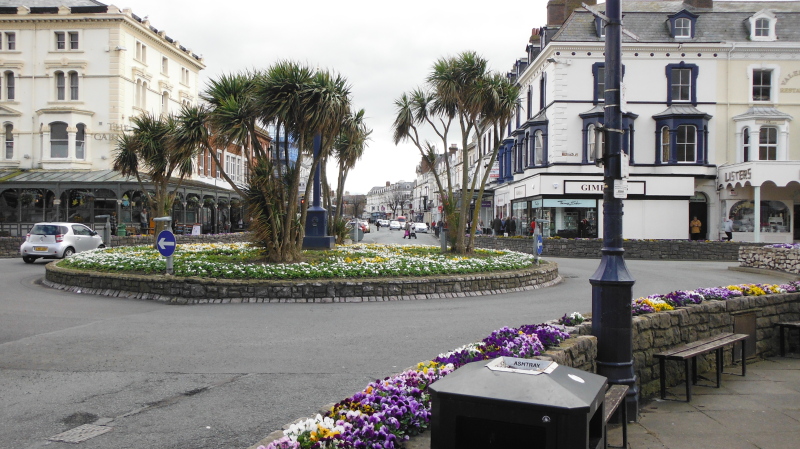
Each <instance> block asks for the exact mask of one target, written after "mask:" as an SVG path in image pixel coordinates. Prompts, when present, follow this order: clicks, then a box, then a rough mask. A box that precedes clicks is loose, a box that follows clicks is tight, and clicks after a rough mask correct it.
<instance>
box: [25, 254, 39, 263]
mask: <svg viewBox="0 0 800 449" xmlns="http://www.w3.org/2000/svg"><path fill="white" fill-rule="evenodd" d="M22 261H23V262H25V263H34V262H36V258H35V257H32V256H22Z"/></svg>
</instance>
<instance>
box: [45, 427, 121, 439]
mask: <svg viewBox="0 0 800 449" xmlns="http://www.w3.org/2000/svg"><path fill="white" fill-rule="evenodd" d="M112 429H113V427H108V426H96V425H94V424H84V425H82V426H78V427H76V428H74V429H71V430H67V431H66V432H62V433H59V434H58V435H54V436H52V437H50V438H48V441H62V442H64V443H80V442H82V441H86V440H88V439H89V438H94V437H96V436H98V435H102V434H104V433H106V432H110V431H111V430H112Z"/></svg>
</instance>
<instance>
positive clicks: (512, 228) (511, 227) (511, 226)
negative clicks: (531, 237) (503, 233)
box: [506, 217, 517, 237]
mask: <svg viewBox="0 0 800 449" xmlns="http://www.w3.org/2000/svg"><path fill="white" fill-rule="evenodd" d="M506 229H507V230H508V235H509V237H513V236H515V235H516V234H517V222H516V221H514V218H513V217H512V218H509V219H508V220H506Z"/></svg>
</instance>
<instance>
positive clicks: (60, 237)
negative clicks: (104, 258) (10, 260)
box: [19, 222, 105, 263]
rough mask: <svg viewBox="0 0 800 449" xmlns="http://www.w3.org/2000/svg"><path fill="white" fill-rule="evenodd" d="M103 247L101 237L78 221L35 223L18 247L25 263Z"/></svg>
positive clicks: (67, 255) (61, 257) (63, 256)
mask: <svg viewBox="0 0 800 449" xmlns="http://www.w3.org/2000/svg"><path fill="white" fill-rule="evenodd" d="M97 248H105V245H104V244H103V238H102V237H100V235H99V234H98V233H97V232H95V231H92V230H91V229H90V228H88V227H86V226H84V225H82V224H79V223H59V222H56V223H36V224H35V225H33V227H32V228H31V230H30V232H28V236H27V237H26V238H25V241H24V242H23V243H22V245H21V246H20V247H19V253H20V254H21V255H22V260H23V261H25V263H33V262H34V261H35V260H36V259H40V258H41V259H63V258H65V257H69V256H71V255H73V254H75V253H79V252H81V251H89V250H92V249H97Z"/></svg>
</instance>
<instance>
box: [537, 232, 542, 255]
mask: <svg viewBox="0 0 800 449" xmlns="http://www.w3.org/2000/svg"><path fill="white" fill-rule="evenodd" d="M536 254H538V255H540V256H541V255H542V235H541V234H538V235H537V236H536Z"/></svg>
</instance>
